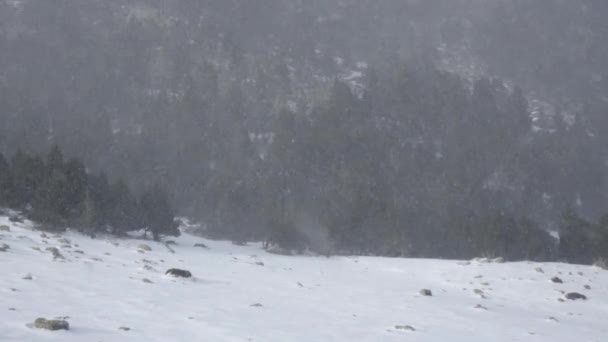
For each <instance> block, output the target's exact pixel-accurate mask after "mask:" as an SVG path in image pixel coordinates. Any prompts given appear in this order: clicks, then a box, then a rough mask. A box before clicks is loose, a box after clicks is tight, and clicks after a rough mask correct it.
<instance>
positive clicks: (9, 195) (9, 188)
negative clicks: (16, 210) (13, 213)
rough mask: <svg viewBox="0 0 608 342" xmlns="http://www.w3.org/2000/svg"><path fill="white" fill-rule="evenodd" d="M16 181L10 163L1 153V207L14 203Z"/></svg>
mask: <svg viewBox="0 0 608 342" xmlns="http://www.w3.org/2000/svg"><path fill="white" fill-rule="evenodd" d="M14 191H15V189H14V183H13V175H12V173H11V168H10V165H9V164H8V161H7V160H6V159H5V158H4V155H3V154H2V153H0V207H2V206H12V205H13V204H14V201H15V199H14Z"/></svg>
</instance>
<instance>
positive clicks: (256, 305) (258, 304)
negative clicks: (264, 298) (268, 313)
mask: <svg viewBox="0 0 608 342" xmlns="http://www.w3.org/2000/svg"><path fill="white" fill-rule="evenodd" d="M249 306H250V307H252V308H263V307H264V305H262V304H260V303H255V304H251V305H249Z"/></svg>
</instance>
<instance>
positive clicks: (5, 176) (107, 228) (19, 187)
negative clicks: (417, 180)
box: [0, 146, 179, 240]
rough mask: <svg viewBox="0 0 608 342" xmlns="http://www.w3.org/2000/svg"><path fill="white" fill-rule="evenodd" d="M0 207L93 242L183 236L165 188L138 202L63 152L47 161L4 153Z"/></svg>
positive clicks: (144, 195) (147, 193)
mask: <svg viewBox="0 0 608 342" xmlns="http://www.w3.org/2000/svg"><path fill="white" fill-rule="evenodd" d="M1 207H5V208H11V209H15V210H18V211H19V212H21V213H23V214H26V215H27V217H29V218H31V219H33V220H35V221H36V222H37V223H38V224H40V226H39V228H41V229H44V230H50V231H62V230H65V229H66V228H68V227H72V228H76V229H77V230H79V231H82V232H85V233H87V234H89V235H91V237H94V236H95V235H96V234H99V233H103V234H114V235H120V236H123V235H125V234H127V233H128V232H134V231H144V233H145V235H147V234H148V233H150V234H151V235H152V237H153V238H154V239H155V240H158V239H160V237H161V236H164V235H172V236H177V235H179V230H178V229H177V228H178V225H177V222H176V221H175V213H174V211H173V209H172V207H171V203H170V202H169V199H168V196H167V193H166V191H165V190H164V189H163V188H161V187H160V186H155V187H153V188H152V189H150V190H147V191H145V192H144V193H142V194H141V196H139V198H138V197H137V196H134V195H133V193H132V191H131V190H130V189H129V187H128V186H127V185H126V183H125V182H124V181H123V180H117V181H115V182H110V181H109V180H108V177H107V176H106V175H105V174H104V173H100V174H91V173H89V172H88V171H87V169H86V167H85V165H84V164H83V162H82V161H81V160H79V159H77V158H70V159H68V160H65V158H64V157H63V153H62V152H61V149H60V148H59V147H58V146H53V147H52V149H51V150H50V152H49V153H48V154H47V156H46V158H42V157H40V156H37V155H29V154H27V153H25V152H23V151H21V150H19V151H17V153H15V155H14V156H13V157H12V158H11V159H10V160H7V158H5V157H4V155H3V154H1V153H0V208H1ZM13 219H14V220H17V221H20V220H22V219H21V218H20V217H19V216H15V217H13Z"/></svg>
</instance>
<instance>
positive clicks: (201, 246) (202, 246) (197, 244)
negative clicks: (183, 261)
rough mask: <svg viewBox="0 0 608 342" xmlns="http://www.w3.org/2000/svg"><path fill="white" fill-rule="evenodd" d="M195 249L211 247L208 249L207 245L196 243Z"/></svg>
mask: <svg viewBox="0 0 608 342" xmlns="http://www.w3.org/2000/svg"><path fill="white" fill-rule="evenodd" d="M194 247H199V248H205V249H209V247H207V245H205V244H204V243H195V244H194Z"/></svg>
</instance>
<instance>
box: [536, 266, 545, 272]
mask: <svg viewBox="0 0 608 342" xmlns="http://www.w3.org/2000/svg"><path fill="white" fill-rule="evenodd" d="M535 270H536V272H538V273H545V270H543V269H542V267H537V268H535Z"/></svg>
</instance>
